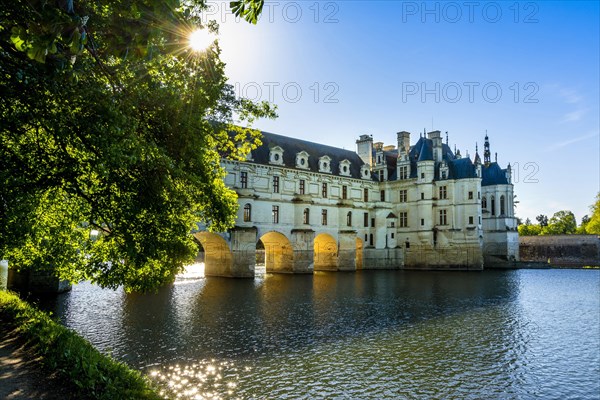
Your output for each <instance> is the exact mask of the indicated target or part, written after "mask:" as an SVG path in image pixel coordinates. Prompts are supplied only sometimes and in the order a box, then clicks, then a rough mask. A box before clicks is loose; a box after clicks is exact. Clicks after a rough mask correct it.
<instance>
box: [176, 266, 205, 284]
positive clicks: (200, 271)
mask: <svg viewBox="0 0 600 400" xmlns="http://www.w3.org/2000/svg"><path fill="white" fill-rule="evenodd" d="M200 278H204V263H203V262H197V263H194V264H190V265H186V267H185V269H184V271H183V273H181V274H179V275H177V280H181V279H200Z"/></svg>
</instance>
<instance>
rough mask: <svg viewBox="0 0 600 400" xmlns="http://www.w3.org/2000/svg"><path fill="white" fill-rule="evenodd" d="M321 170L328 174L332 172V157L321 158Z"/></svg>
mask: <svg viewBox="0 0 600 400" xmlns="http://www.w3.org/2000/svg"><path fill="white" fill-rule="evenodd" d="M319 172H323V173H326V174H330V173H331V158H329V156H323V157H321V158H319Z"/></svg>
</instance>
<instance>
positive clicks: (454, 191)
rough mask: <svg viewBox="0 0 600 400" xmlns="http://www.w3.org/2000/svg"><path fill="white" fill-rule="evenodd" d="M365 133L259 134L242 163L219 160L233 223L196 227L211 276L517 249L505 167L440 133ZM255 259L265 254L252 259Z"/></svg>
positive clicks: (438, 262) (432, 263) (462, 261)
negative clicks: (233, 206)
mask: <svg viewBox="0 0 600 400" xmlns="http://www.w3.org/2000/svg"><path fill="white" fill-rule="evenodd" d="M410 142H411V134H410V133H409V132H405V131H403V132H399V133H398V134H397V144H394V145H384V144H383V143H381V142H373V138H372V137H371V136H368V135H362V136H360V138H359V139H358V140H357V141H356V145H357V151H356V152H354V151H350V150H345V149H341V148H337V147H332V146H325V145H321V144H317V143H312V142H308V141H304V140H299V139H294V138H290V137H285V136H281V135H275V134H272V133H267V132H263V137H262V145H261V146H260V147H258V148H257V149H255V150H253V151H252V153H251V154H249V155H248V157H247V159H246V160H245V161H241V162H240V161H231V160H222V166H223V167H224V168H225V170H226V171H227V176H226V178H225V183H226V184H227V185H228V186H229V187H230V188H232V189H233V190H235V191H236V192H237V195H238V203H239V211H238V216H237V221H236V226H235V228H233V229H232V230H230V231H229V232H227V233H225V234H222V235H216V234H212V233H208V232H198V233H196V238H197V239H198V240H199V242H200V243H201V244H202V246H203V248H204V250H205V256H204V259H205V263H206V274H207V275H225V276H253V275H254V270H255V266H256V263H257V259H256V257H255V254H256V253H257V249H258V250H259V252H261V251H262V249H264V255H265V260H264V263H265V264H266V269H267V271H271V272H287V273H312V272H313V271H319V270H328V271H329V270H336V271H340V270H352V271H353V270H357V269H377V268H386V269H387V268H398V269H401V268H426V269H469V270H470V269H475V270H480V269H482V268H483V267H484V266H485V265H491V264H493V263H498V262H510V261H513V260H518V258H519V242H518V233H517V229H516V228H517V223H516V218H515V216H514V201H513V197H514V196H513V184H512V181H511V179H512V178H511V168H510V165H509V166H508V167H507V168H505V169H502V168H501V167H500V166H499V164H498V163H497V162H496V161H493V162H492V161H491V159H490V145H489V140H488V137H487V135H486V137H485V146H484V159H483V161H482V160H481V158H480V156H479V154H478V153H477V152H476V154H475V156H474V158H473V160H471V159H470V158H469V157H462V156H461V155H460V152H459V151H454V152H453V151H452V150H451V149H450V147H449V146H448V143H447V138H446V143H443V139H442V136H441V132H440V131H433V132H429V133H427V134H422V135H419V138H418V140H417V141H416V143H415V144H413V145H411V144H410ZM258 262H261V260H259V261H258Z"/></svg>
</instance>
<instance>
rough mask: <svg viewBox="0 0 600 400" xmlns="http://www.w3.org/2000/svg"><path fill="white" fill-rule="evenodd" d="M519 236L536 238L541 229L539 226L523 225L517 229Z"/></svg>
mask: <svg viewBox="0 0 600 400" xmlns="http://www.w3.org/2000/svg"><path fill="white" fill-rule="evenodd" d="M517 230H518V231H519V236H538V235H540V234H541V233H542V227H540V226H539V225H531V224H523V225H519V227H518V228H517Z"/></svg>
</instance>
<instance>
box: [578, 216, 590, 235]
mask: <svg viewBox="0 0 600 400" xmlns="http://www.w3.org/2000/svg"><path fill="white" fill-rule="evenodd" d="M588 222H590V217H589V216H587V215H584V216H583V217H581V224H580V225H579V226H578V227H577V230H576V231H575V233H576V234H578V235H585V234H586V233H587V231H586V227H587V224H588Z"/></svg>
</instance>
